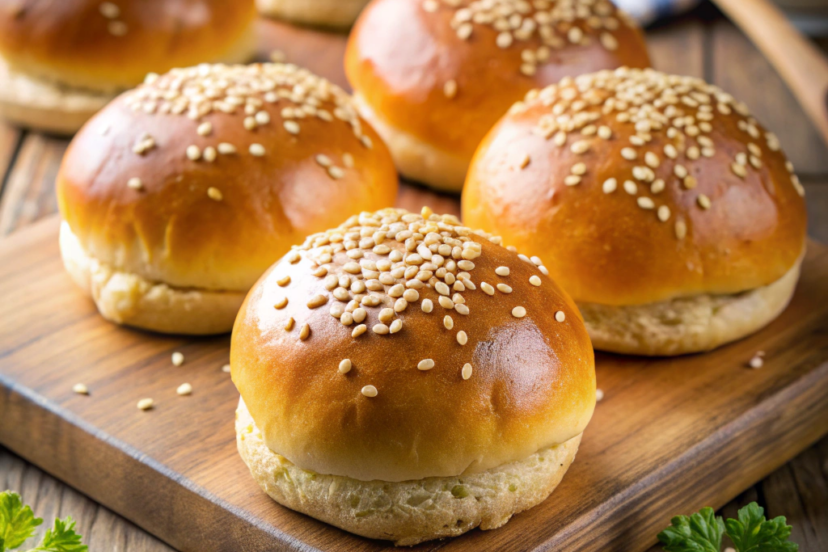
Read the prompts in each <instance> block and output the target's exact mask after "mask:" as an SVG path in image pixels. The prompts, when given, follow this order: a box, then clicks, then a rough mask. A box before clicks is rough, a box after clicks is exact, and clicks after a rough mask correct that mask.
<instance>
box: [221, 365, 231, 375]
mask: <svg viewBox="0 0 828 552" xmlns="http://www.w3.org/2000/svg"><path fill="white" fill-rule="evenodd" d="M221 371H222V372H224V373H225V374H229V373H230V365H229V364H225V365H224V366H222V367H221Z"/></svg>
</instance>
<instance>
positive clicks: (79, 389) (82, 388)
mask: <svg viewBox="0 0 828 552" xmlns="http://www.w3.org/2000/svg"><path fill="white" fill-rule="evenodd" d="M72 391H73V392H74V393H77V394H78V395H88V394H89V388H88V387H86V385H84V384H82V383H76V384H75V385H73V386H72Z"/></svg>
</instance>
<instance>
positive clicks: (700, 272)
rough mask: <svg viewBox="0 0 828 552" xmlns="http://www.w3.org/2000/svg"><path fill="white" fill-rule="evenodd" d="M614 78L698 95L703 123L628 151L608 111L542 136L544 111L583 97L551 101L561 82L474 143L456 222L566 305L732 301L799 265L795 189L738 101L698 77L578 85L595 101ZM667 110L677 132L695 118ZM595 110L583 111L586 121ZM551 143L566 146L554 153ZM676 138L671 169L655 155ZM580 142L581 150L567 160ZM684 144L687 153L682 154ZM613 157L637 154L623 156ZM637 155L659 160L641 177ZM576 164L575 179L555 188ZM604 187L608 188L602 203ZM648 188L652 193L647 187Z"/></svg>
mask: <svg viewBox="0 0 828 552" xmlns="http://www.w3.org/2000/svg"><path fill="white" fill-rule="evenodd" d="M616 78H617V79H620V81H623V82H625V83H626V85H627V86H632V85H636V86H644V84H642V83H645V82H646V83H649V84H648V86H649V85H653V84H654V83H658V82H662V81H663V80H664V79H666V81H663V82H671V83H672V84H671V85H670V86H671V87H672V88H673V89H674V90H677V89H680V88H681V87H689V89H693V90H694V92H693V93H699V94H701V96H698V97H703V96H705V95H706V96H707V97H708V99H710V98H712V99H713V100H712V102H711V103H710V106H711V109H712V110H713V111H712V113H713V114H714V115H713V116H712V118H711V119H710V120H709V121H708V120H701V119H696V120H695V123H694V124H693V125H692V126H695V127H696V129H695V130H693V131H688V132H692V133H696V132H700V134H699V135H698V136H699V137H698V138H693V137H690V135H689V134H687V133H686V132H685V131H684V130H681V131H678V130H677V129H676V127H675V126H672V125H666V126H664V127H663V128H661V129H656V128H653V129H651V130H650V131H649V134H650V135H651V139H650V141H649V142H647V143H646V144H645V145H643V146H634V145H633V143H632V142H631V137H632V136H633V135H634V134H636V133H637V131H636V128H635V124H633V122H620V121H618V119H617V117H618V114H617V113H618V111H617V110H615V111H612V112H611V113H610V114H602V113H599V115H598V117H597V118H596V119H595V120H591V121H589V123H588V124H589V125H591V126H592V127H593V128H592V129H590V133H589V134H588V135H585V134H584V133H582V132H581V131H580V130H572V131H570V132H568V133H563V135H560V134H559V132H560V130H556V129H555V128H554V127H549V126H544V125H548V124H549V123H550V121H551V119H550V118H549V114H550V113H551V110H552V109H554V108H553V107H552V104H555V103H558V104H560V105H561V106H562V107H563V106H564V105H572V104H574V103H575V102H576V101H578V100H577V98H582V97H583V96H579V95H578V94H575V95H574V96H572V97H571V100H572V103H569V102H568V101H566V100H561V97H560V96H561V94H564V95H568V94H570V93H572V92H571V91H572V90H574V89H575V88H576V86H575V84H573V83H572V82H571V81H565V82H563V83H562V84H561V86H559V87H549V88H548V89H547V90H546V91H543V92H540V93H539V94H537V93H535V94H531V95H530V97H529V99H528V100H527V101H526V102H523V103H521V104H519V105H517V106H516V107H515V109H513V110H512V112H511V113H510V114H509V115H507V116H505V117H504V118H503V119H502V120H501V121H500V122H499V123H498V124H497V126H496V127H495V128H493V129H492V131H491V132H490V133H489V135H488V136H487V137H486V139H485V140H484V141H483V143H482V144H481V145H480V148H479V149H478V151H477V153H476V155H475V158H474V161H473V163H472V166H471V168H470V171H469V175H468V179H467V181H466V186H465V189H464V194H463V219H464V221H465V222H466V224H469V225H472V226H480V227H482V228H484V229H486V230H487V231H489V232H493V233H496V234H498V235H500V236H502V237H503V240H504V243H508V244H512V245H515V246H516V247H518V248H519V249H520V250H522V251H527V252H528V253H529V254H534V255H538V256H540V257H541V258H542V259H543V260H544V262H546V263H548V265H547V266H549V270H550V273H551V274H552V276H553V278H555V280H556V281H557V282H558V283H559V284H560V285H561V286H562V287H563V288H564V289H566V290H567V291H568V292H569V293H570V294H571V295H572V297H573V298H574V299H575V301H576V302H578V303H597V304H600V305H608V306H622V305H642V304H646V303H655V302H661V301H667V300H671V299H675V298H680V297H692V296H694V295H698V294H714V295H715V294H735V293H740V292H744V291H747V290H751V289H755V288H758V287H761V286H766V285H768V284H770V283H772V282H775V281H777V280H779V279H780V278H782V277H783V276H784V275H785V274H786V273H787V272H788V271H789V270H791V268H793V266H794V265H795V264H796V263H797V260H798V259H799V257H800V255H801V254H802V251H803V247H804V243H805V231H806V213H805V203H804V201H803V198H802V197H801V193H804V192H803V190H802V187H801V185H800V184H799V181H798V180H797V178H796V176H795V175H794V174H793V173H792V171H793V167H792V166H791V165H790V164H789V163H788V162H787V160H786V158H785V155H784V153H782V152H781V150H780V149H779V144H778V140H777V139H776V137H775V136H773V134H772V133H769V132H768V131H767V130H766V129H765V128H763V127H762V126H761V125H759V123H758V122H756V121H755V120H754V119H753V118H752V117H750V115H749V113H748V112H747V108H746V107H745V106H744V105H743V104H740V103H738V102H736V101H734V100H733V99H732V98H731V97H730V96H728V95H727V94H725V93H724V92H723V91H721V90H719V89H717V88H715V87H711V86H709V85H706V84H705V83H703V82H702V81H698V80H697V79H691V78H689V77H675V76H669V75H664V74H661V73H657V72H654V71H646V72H636V71H627V70H619V71H616V72H615V74H613V73H612V72H606V73H603V74H599V75H591V76H585V77H582V79H581V88H582V89H583V90H586V91H587V92H585V94H587V95H590V94H597V93H598V92H596V90H597V89H596V88H595V87H594V86H593V85H594V83H595V82H598V81H606V82H615V81H614V79H616ZM590 83H593V84H590ZM696 86H698V87H699V89H698V90H697V89H695V88H694V87H696ZM700 90H705V92H704V93H701V92H699V91H700ZM567 91H569V92H567ZM601 94H603V92H601ZM632 102H633V100H630V101H629V105H632ZM645 103H646V102H645ZM544 104H549V105H544ZM601 105H602V104H601V102H600V101H599V102H598V107H600V106H601ZM603 105H604V106H606V105H607V104H606V103H604V104H603ZM676 106H677V107H676ZM676 106H674V107H675V109H680V110H682V112H683V114H684V116H683V117H682V116H681V115H679V114H678V112H676V113H674V114H673V117H668V120H672V121H676V120H678V119H680V118H681V119H683V121H684V123H683V124H682V127H685V126H687V125H686V124H685V123H686V122H687V121H686V119H685V117H688V116H693V114H695V112H696V108H691V107H688V106H687V105H685V104H684V103H683V101H679V102H678V103H677V104H676ZM720 106H723V107H720ZM598 107H596V108H592V107H589V108H587V109H584V113H596V109H598ZM719 109H721V110H723V111H726V112H727V113H726V114H725V113H722V112H720V111H719ZM599 111H600V110H599ZM705 119H707V117H706V116H705ZM707 125H710V126H709V127H708V126H707ZM602 126H606V127H608V129H609V130H610V131H611V137H610V138H609V139H603V138H600V137H599V136H598V135H597V133H598V132H599V131H600V129H599V130H598V131H596V127H602ZM701 127H704V128H706V129H708V130H707V131H705V130H703V129H701ZM584 128H586V127H584ZM669 129H672V130H669ZM700 129H701V130H700ZM668 132H669V133H670V134H671V135H673V136H674V137H673V138H671V137H669V136H668V134H667V133H668ZM556 136H557V137H556ZM682 136H683V137H684V138H681V137H682ZM704 137H706V139H705V138H704ZM559 138H563V139H564V140H565V143H563V142H562V145H561V146H559V145H557V140H558V139H559ZM680 138H681V139H680ZM682 140H684V145H685V149H681V148H677V149H678V151H677V158H676V159H671V158H670V157H669V156H668V155H667V151H668V150H669V148H667V149H665V147H666V146H668V145H678V144H680V143H681V142H682ZM707 140H709V142H707ZM702 141H704V142H705V143H707V144H708V145H709V149H708V147H707V146H705V144H704V143H702ZM579 142H583V143H584V145H586V146H588V148H589V149H588V150H587V151H585V152H584V153H575V152H573V147H574V148H575V149H577V147H578V146H577V145H576V143H579ZM749 144H752V145H750V146H749ZM692 147H695V148H697V149H696V150H695V151H694V152H693V154H690V148H692ZM624 148H629V149H632V150H635V153H636V156H637V157H636V158H635V159H633V160H628V159H626V158H624V157H623V155H622V153H623V152H622V149H624ZM699 151H701V152H702V153H701V154H699ZM645 152H650V153H651V154H653V155H655V156H657V157H658V161H659V162H658V164H657V166H656V167H655V168H653V169H651V170H650V167H649V166H648V165H647V161H646V159H648V158H651V157H647V156H646V154H645ZM752 152H756V153H758V155H754V153H752ZM671 153H673V152H672V151H671ZM688 156H689V157H688ZM691 157H694V158H696V159H691ZM754 158H755V159H754ZM748 159H749V160H750V161H749V162H748ZM653 160H654V159H653ZM740 161H741V162H744V163H745V164H744V165H742V164H741V163H740ZM579 163H583V164H584V166H583V167H580V169H582V170H584V171H585V173H584V174H583V175H582V176H581V177H580V178H577V179H570V180H569V182H570V183H572V182H577V183H575V184H574V185H567V184H566V182H567V179H569V178H570V177H572V176H573V171H577V170H578V167H577V165H578V164H579ZM754 163H756V166H758V168H756V166H753V164H754ZM734 165H741V168H738V167H737V168H735V169H734ZM679 166H681V167H683V168H684V169H685V170H686V173H687V174H686V175H685V172H684V171H682V170H681V168H679ZM736 170H738V171H739V172H742V173H743V176H740V175H739V174H737V173H736V172H735V171H736ZM636 174H639V175H643V178H638V177H636ZM610 179H615V189H614V191H610V192H609V193H607V192H605V189H604V186H605V183H606V182H607V181H608V180H610ZM688 179H689V180H688ZM658 181H663V182H662V183H661V184H662V185H663V186H662V187H663V190H660V191H659V190H658V187H654V185H656V183H657V182H658ZM626 182H631V183H633V184H635V188H636V190H635V191H634V193H633V194H632V195H631V194H630V193H629V192H627V191H625V183H626ZM653 190H656V191H655V192H654V191H653ZM705 206H706V207H707V208H705ZM662 216H665V218H664V219H663V220H662V218H661V217H662ZM682 230H684V232H682Z"/></svg>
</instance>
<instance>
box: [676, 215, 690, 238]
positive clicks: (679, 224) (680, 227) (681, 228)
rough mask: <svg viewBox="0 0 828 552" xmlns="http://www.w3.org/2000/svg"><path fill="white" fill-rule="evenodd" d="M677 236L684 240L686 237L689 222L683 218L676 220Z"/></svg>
mask: <svg viewBox="0 0 828 552" xmlns="http://www.w3.org/2000/svg"><path fill="white" fill-rule="evenodd" d="M675 229H676V237H677V238H678V239H680V240H683V239H684V237H685V236H686V235H687V224H685V222H684V221H683V220H677V221H676V226H675Z"/></svg>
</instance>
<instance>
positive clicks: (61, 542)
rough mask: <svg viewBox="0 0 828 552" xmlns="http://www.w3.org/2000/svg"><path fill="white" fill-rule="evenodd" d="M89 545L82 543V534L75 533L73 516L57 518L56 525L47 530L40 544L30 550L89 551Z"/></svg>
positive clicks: (37, 551) (38, 551) (43, 551)
mask: <svg viewBox="0 0 828 552" xmlns="http://www.w3.org/2000/svg"><path fill="white" fill-rule="evenodd" d="M88 550H89V547H88V546H86V545H85V544H83V543H81V536H80V535H78V534H77V533H75V522H74V521H73V520H72V518H71V516H70V517H67V518H66V519H65V520H60V519H56V520H55V525H54V527H52V528H51V529H49V530H47V531H46V534H45V535H43V540H42V541H41V542H40V546H38V547H37V548H33V549H32V550H30V551H29V552H87V551H88Z"/></svg>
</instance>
